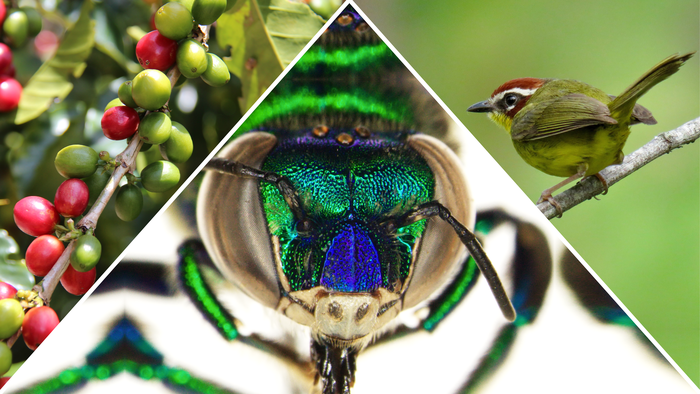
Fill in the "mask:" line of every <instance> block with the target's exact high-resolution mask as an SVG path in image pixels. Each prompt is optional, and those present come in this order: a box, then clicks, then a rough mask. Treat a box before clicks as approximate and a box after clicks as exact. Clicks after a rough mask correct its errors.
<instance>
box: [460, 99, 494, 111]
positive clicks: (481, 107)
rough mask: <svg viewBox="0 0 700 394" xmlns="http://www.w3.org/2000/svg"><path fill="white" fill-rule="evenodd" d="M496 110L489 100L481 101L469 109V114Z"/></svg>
mask: <svg viewBox="0 0 700 394" xmlns="http://www.w3.org/2000/svg"><path fill="white" fill-rule="evenodd" d="M495 109H496V108H495V107H494V106H493V104H491V103H489V100H484V101H479V102H478V103H476V104H474V105H472V106H471V107H469V108H467V111H469V112H491V111H493V110H495Z"/></svg>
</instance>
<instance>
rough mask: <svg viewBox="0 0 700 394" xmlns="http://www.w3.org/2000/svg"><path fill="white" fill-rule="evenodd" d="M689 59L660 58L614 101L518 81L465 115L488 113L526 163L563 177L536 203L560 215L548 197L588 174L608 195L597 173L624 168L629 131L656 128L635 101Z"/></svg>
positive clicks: (585, 89) (568, 87)
mask: <svg viewBox="0 0 700 394" xmlns="http://www.w3.org/2000/svg"><path fill="white" fill-rule="evenodd" d="M693 54H694V52H691V53H688V54H685V55H673V56H670V57H668V58H666V59H664V60H663V61H661V63H659V64H657V65H656V66H654V67H653V68H652V69H651V70H649V71H647V72H646V73H645V74H644V75H643V76H642V77H641V78H639V79H638V80H637V81H636V82H635V83H633V84H632V85H631V86H630V87H628V88H627V89H625V91H624V92H622V93H621V94H620V95H619V96H617V97H616V96H609V95H607V94H605V92H603V91H602V90H600V89H597V88H594V87H593V86H590V85H588V84H585V83H583V82H579V81H574V80H570V79H540V78H518V79H513V80H511V81H508V82H506V83H504V84H503V85H501V86H499V87H498V88H497V89H496V90H495V91H494V92H493V94H492V95H491V97H490V98H489V99H488V100H484V101H481V102H478V103H476V104H474V105H472V106H471V107H469V108H468V109H467V110H468V111H469V112H487V113H488V116H489V118H491V120H493V121H494V122H496V123H497V124H499V125H501V126H502V127H503V128H505V129H506V131H507V132H508V133H509V134H510V136H511V138H512V140H513V146H514V147H515V150H516V151H517V152H518V154H520V156H521V157H522V158H523V160H525V161H526V162H527V163H528V164H530V165H531V166H533V167H535V168H537V169H538V170H540V171H543V172H545V173H547V174H550V175H554V176H561V177H567V178H566V179H565V180H563V181H562V182H560V183H558V184H556V185H554V186H553V187H551V188H549V189H547V190H545V191H544V192H542V196H541V197H540V199H539V200H538V201H537V203H538V204H539V203H540V202H542V201H545V200H546V201H549V202H550V203H551V204H552V205H553V206H554V207H555V208H556V209H557V211H558V212H559V215H560V216H561V213H562V211H561V207H559V205H558V204H557V203H556V201H555V200H554V199H553V198H552V193H553V192H554V191H555V190H557V189H559V188H561V187H563V186H565V185H566V184H568V183H569V182H571V181H573V180H576V179H578V178H582V177H584V176H589V175H595V176H597V177H598V179H600V180H601V182H602V183H603V186H604V187H605V189H606V192H607V183H606V182H605V179H603V177H602V176H600V175H599V174H598V172H599V171H601V170H602V169H603V168H605V167H607V166H609V165H611V164H620V163H622V159H623V158H624V154H623V153H622V148H623V147H624V145H625V142H626V141H627V137H628V136H629V134H630V126H631V125H634V124H638V123H644V124H649V125H652V124H656V119H654V117H653V116H652V114H651V112H650V111H649V110H648V109H646V108H644V107H642V106H641V105H639V104H637V100H638V99H639V98H640V97H641V96H642V95H643V94H644V93H646V92H647V91H649V89H651V88H652V87H654V85H656V84H657V83H659V82H661V81H663V80H664V79H666V78H668V77H670V76H671V75H673V74H674V73H675V72H676V71H678V69H679V68H680V67H681V66H682V65H683V63H685V62H686V61H687V60H688V59H689V58H690V57H691V56H693Z"/></svg>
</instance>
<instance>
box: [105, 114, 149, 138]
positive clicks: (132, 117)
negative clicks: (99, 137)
mask: <svg viewBox="0 0 700 394" xmlns="http://www.w3.org/2000/svg"><path fill="white" fill-rule="evenodd" d="M139 122H140V121H139V114H138V113H137V112H136V110H135V109H133V108H129V107H127V106H124V105H118V106H116V107H112V108H110V109H108V110H107V111H105V113H104V115H102V132H103V133H104V134H105V137H107V138H109V139H110V140H115V141H119V140H124V139H127V138H129V137H131V136H132V135H134V133H136V130H137V129H138V128H139Z"/></svg>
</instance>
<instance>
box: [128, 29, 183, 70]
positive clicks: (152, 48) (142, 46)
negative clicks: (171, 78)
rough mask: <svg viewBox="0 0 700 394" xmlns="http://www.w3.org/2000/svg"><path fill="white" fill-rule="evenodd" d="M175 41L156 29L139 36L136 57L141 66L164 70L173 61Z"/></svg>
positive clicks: (174, 57) (175, 53) (175, 54)
mask: <svg viewBox="0 0 700 394" xmlns="http://www.w3.org/2000/svg"><path fill="white" fill-rule="evenodd" d="M176 56H177V41H175V40H171V39H169V38H168V37H165V36H164V35H162V34H160V33H159V32H158V30H153V31H152V32H150V33H148V34H146V35H145V36H143V37H141V39H140V40H139V42H138V43H137V44H136V58H137V59H139V63H140V64H141V67H143V68H146V69H148V68H153V69H156V70H160V71H163V72H165V70H167V69H169V68H170V66H172V65H173V64H174V63H175V59H176Z"/></svg>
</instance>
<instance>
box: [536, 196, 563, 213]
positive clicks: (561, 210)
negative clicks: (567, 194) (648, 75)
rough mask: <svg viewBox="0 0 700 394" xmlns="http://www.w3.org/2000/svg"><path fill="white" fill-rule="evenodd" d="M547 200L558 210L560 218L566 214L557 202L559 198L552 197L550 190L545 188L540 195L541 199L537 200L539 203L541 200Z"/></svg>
mask: <svg viewBox="0 0 700 394" xmlns="http://www.w3.org/2000/svg"><path fill="white" fill-rule="evenodd" d="M545 201H547V202H548V203H549V204H550V205H551V206H553V207H554V209H556V210H557V217H558V218H560V217H562V216H563V215H564V210H563V209H562V208H561V205H559V203H558V202H557V200H555V199H554V197H552V193H551V192H550V191H549V190H545V191H544V192H543V193H542V195H541V196H540V199H539V200H537V204H539V203H541V202H545Z"/></svg>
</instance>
